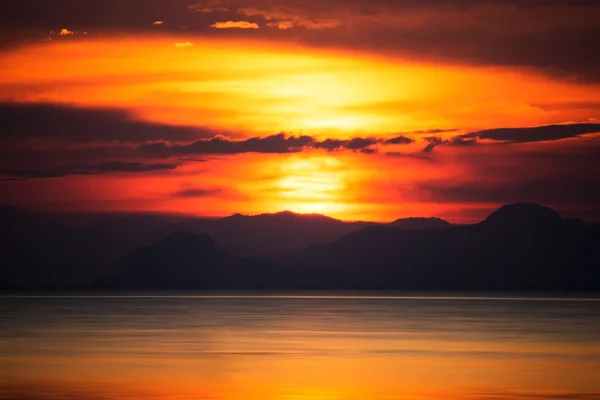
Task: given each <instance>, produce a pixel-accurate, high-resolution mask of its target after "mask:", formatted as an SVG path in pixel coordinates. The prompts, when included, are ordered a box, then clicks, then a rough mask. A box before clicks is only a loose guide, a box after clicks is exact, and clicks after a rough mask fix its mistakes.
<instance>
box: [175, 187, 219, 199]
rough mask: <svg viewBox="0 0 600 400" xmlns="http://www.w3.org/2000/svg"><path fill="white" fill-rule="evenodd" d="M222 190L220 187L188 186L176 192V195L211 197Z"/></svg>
mask: <svg viewBox="0 0 600 400" xmlns="http://www.w3.org/2000/svg"><path fill="white" fill-rule="evenodd" d="M220 192H222V189H220V188H187V189H181V190H180V191H178V192H175V193H174V196H175V197H210V196H213V195H215V194H219V193H220Z"/></svg>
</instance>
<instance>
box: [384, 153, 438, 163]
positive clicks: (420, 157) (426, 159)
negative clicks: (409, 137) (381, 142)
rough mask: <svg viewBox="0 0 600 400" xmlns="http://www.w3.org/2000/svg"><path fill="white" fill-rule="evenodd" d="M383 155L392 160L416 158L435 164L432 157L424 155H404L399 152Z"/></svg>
mask: <svg viewBox="0 0 600 400" xmlns="http://www.w3.org/2000/svg"><path fill="white" fill-rule="evenodd" d="M383 155H385V156H387V157H392V158H415V159H417V160H423V161H429V162H433V161H435V159H434V158H433V157H430V156H426V155H424V154H422V153H402V152H398V151H388V152H387V153H383Z"/></svg>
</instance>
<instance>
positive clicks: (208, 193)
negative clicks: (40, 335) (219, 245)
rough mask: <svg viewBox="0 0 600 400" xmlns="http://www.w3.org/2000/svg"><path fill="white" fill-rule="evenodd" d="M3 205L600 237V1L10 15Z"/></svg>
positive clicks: (95, 9) (338, 1)
mask: <svg viewBox="0 0 600 400" xmlns="http://www.w3.org/2000/svg"><path fill="white" fill-rule="evenodd" d="M0 15H2V21H1V22H0V121H1V125H2V129H1V130H0V144H1V145H0V203H8V204H13V205H17V206H20V207H23V208H27V209H32V210H44V211H82V212H83V211H85V212H88V211H102V212H105V211H111V212H112V211H127V212H130V211H134V212H136V211H143V212H149V211H151V212H173V213H185V214H195V215H201V216H226V215H230V214H233V213H238V212H239V213H243V214H258V213H270V212H277V211H282V210H291V211H294V212H299V213H321V214H326V215H330V216H333V217H336V218H340V219H344V220H373V221H392V220H394V219H397V218H401V217H409V216H436V217H441V218H445V219H448V220H449V221H452V222H456V223H469V222H475V221H478V220H480V219H481V218H483V217H485V215H487V214H488V213H489V212H490V211H491V210H493V209H494V208H497V207H498V206H500V205H502V204H505V203H514V202H519V201H533V202H537V203H541V204H544V205H548V206H551V207H554V208H556V209H557V210H559V211H560V212H561V213H562V214H563V215H564V216H567V217H578V218H583V219H586V220H588V221H600V184H599V183H600V51H598V43H600V3H599V2H598V1H596V0H589V1H586V0H581V1H566V0H565V1H561V0H555V1H552V0H497V1H484V0H481V1H475V0H447V1H443V2H442V1H433V0H394V1H392V0H327V1H319V0H204V1H202V0H200V1H198V0H86V1H80V0H53V1H47V0H19V1H16V0H6V1H2V2H0Z"/></svg>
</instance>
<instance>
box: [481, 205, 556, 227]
mask: <svg viewBox="0 0 600 400" xmlns="http://www.w3.org/2000/svg"><path fill="white" fill-rule="evenodd" d="M560 221H562V218H561V216H560V215H559V214H558V213H557V212H556V211H555V210H553V209H552V208H550V207H546V206H542V205H540V204H536V203H514V204H506V205H504V206H502V207H500V208H499V209H498V210H496V211H494V212H493V213H492V214H490V215H489V216H488V217H487V218H486V219H485V221H483V222H484V223H485V224H487V225H494V226H526V225H527V226H547V225H552V224H556V223H559V222H560Z"/></svg>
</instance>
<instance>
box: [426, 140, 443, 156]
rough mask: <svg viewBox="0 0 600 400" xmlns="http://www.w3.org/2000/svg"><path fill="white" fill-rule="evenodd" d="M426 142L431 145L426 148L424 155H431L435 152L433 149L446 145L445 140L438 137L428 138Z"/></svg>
mask: <svg viewBox="0 0 600 400" xmlns="http://www.w3.org/2000/svg"><path fill="white" fill-rule="evenodd" d="M425 141H426V142H429V144H428V145H427V146H425V148H424V149H423V153H431V152H432V151H433V149H435V148H436V147H437V146H439V145H440V144H443V143H445V141H444V139H442V138H440V137H438V136H430V137H427V138H425Z"/></svg>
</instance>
